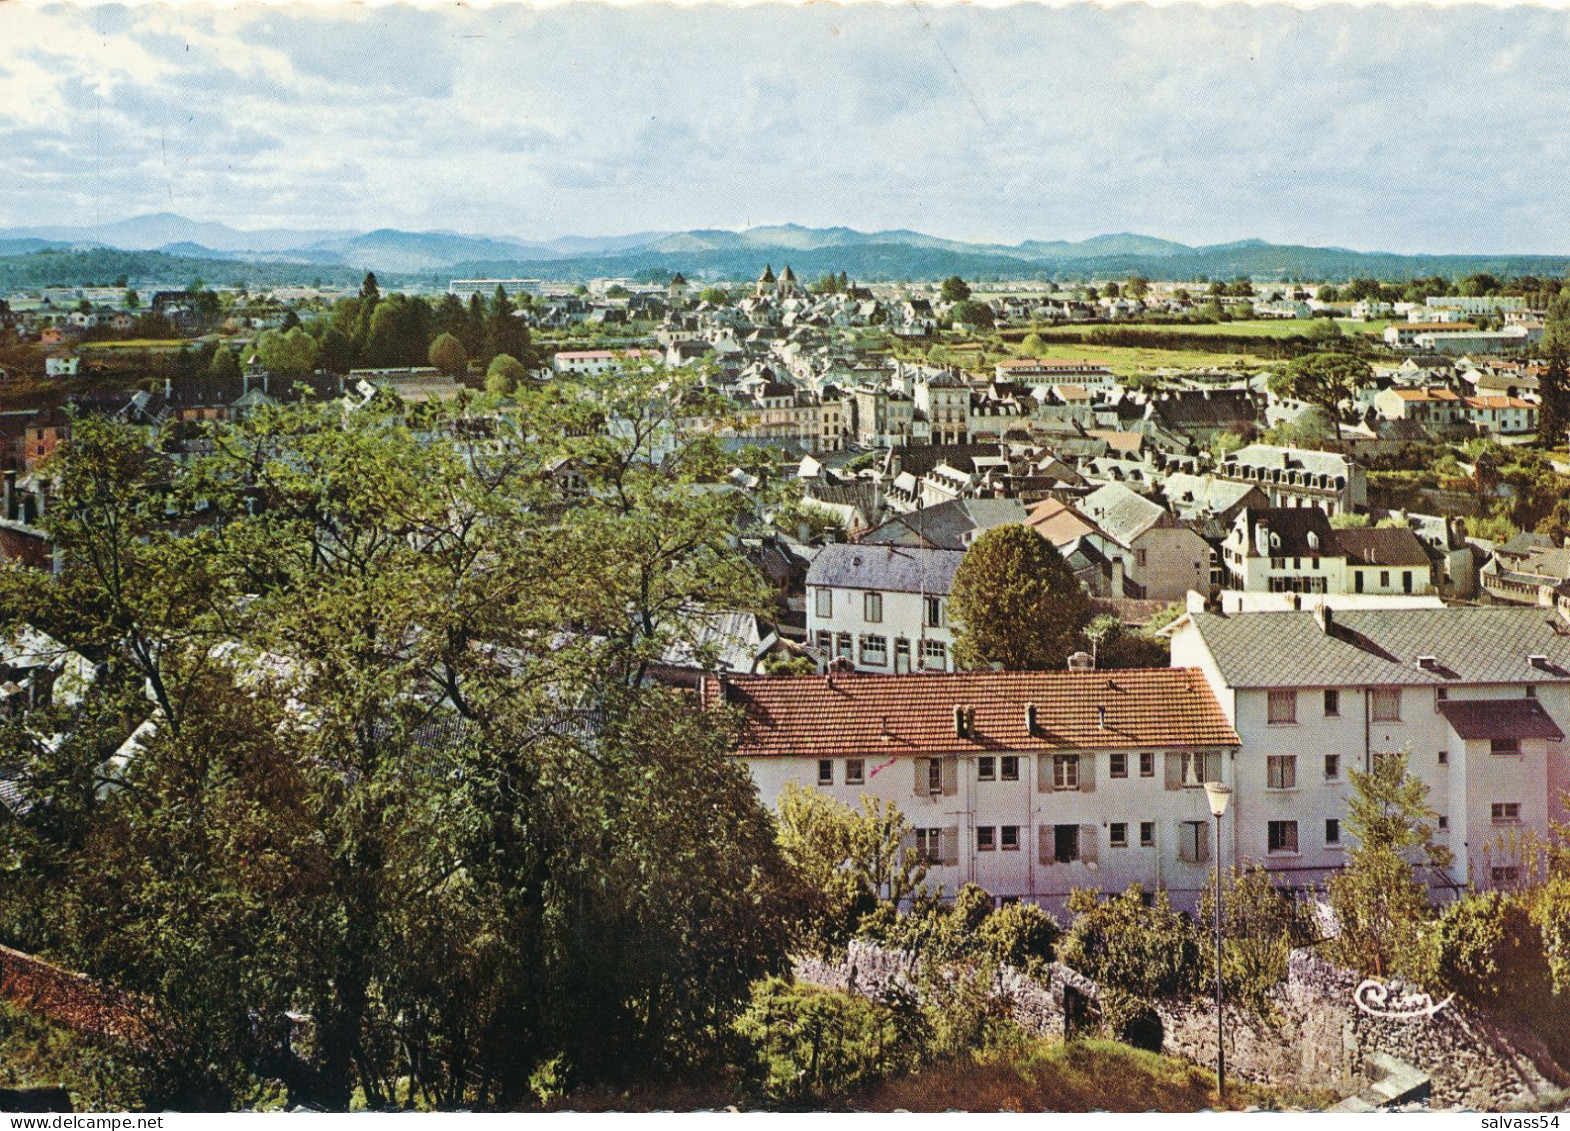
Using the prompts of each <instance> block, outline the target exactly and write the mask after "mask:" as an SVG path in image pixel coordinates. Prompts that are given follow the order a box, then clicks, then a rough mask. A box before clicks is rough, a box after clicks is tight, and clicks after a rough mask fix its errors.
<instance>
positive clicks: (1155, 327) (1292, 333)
mask: <svg viewBox="0 0 1570 1131" xmlns="http://www.w3.org/2000/svg"><path fill="white" fill-rule="evenodd" d="M1335 322H1336V325H1338V326H1340V327H1341V332H1342V333H1343V334H1346V335H1348V336H1352V335H1357V334H1365V335H1373V336H1374V337H1379V336H1380V335H1382V334H1383V333H1384V332H1385V327H1386V326H1388V325H1390V323H1389V322H1388V321H1385V322H1353V321H1352V320H1351V319H1348V318H1338V319H1336V320H1335ZM1102 325H1104V324H1099V323H1098V324H1097V325H1095V326H1083V325H1081V326H1076V325H1068V326H1049V327H1045V328H1043V329H1041V330H1037V331H1034V332H1035V333H1038V334H1040V335H1041V336H1042V337H1043V338H1048V339H1050V338H1051V337H1053V335H1055V334H1087V333H1090V332H1091V331H1093V330H1097V329H1100V328H1102ZM1110 325H1111V326H1112V327H1113V328H1115V329H1118V330H1142V329H1143V330H1149V331H1150V332H1152V333H1162V334H1210V335H1218V334H1219V335H1221V336H1223V337H1228V338H1292V337H1303V336H1306V335H1307V334H1308V331H1309V329H1310V328H1311V327H1313V326H1315V325H1317V322H1300V321H1297V320H1296V319H1285V318H1263V319H1256V320H1254V321H1251V322H1209V323H1188V322H1183V323H1173V324H1167V323H1160V324H1157V323H1143V322H1116V323H1111V324H1110Z"/></svg>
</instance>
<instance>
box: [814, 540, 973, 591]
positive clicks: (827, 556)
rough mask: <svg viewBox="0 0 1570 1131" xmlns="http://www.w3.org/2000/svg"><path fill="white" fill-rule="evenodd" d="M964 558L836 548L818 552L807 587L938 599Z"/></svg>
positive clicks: (888, 549)
mask: <svg viewBox="0 0 1570 1131" xmlns="http://www.w3.org/2000/svg"><path fill="white" fill-rule="evenodd" d="M964 558H965V555H964V554H963V553H961V552H959V551H957V550H919V549H912V548H908V547H904V546H867V545H839V544H835V545H832V546H825V547H823V549H822V550H820V551H818V556H817V557H816V558H814V559H813V561H812V568H811V569H809V570H808V571H807V584H808V585H824V586H828V587H830V588H836V589H877V590H882V591H883V592H887V593H929V594H931V595H933V596H935V597H941V596H944V595H946V594H947V593H948V591H949V589H950V587H951V586H953V584H954V571H955V570H957V569H958V568H959V563H960V562H961V561H963V560H964Z"/></svg>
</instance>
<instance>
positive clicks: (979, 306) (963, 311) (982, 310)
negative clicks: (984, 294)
mask: <svg viewBox="0 0 1570 1131" xmlns="http://www.w3.org/2000/svg"><path fill="white" fill-rule="evenodd" d="M949 317H950V318H952V319H953V320H954V321H955V322H963V323H965V324H966V325H968V326H981V327H990V326H991V325H992V322H993V314H992V308H991V307H990V306H988V305H987V304H986V303H984V302H972V301H970V300H968V299H967V300H966V301H964V302H959V303H956V304H955V305H954V308H953V309H952V310H950V311H949Z"/></svg>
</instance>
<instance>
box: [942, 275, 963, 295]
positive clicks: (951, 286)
mask: <svg viewBox="0 0 1570 1131" xmlns="http://www.w3.org/2000/svg"><path fill="white" fill-rule="evenodd" d="M939 294H940V295H941V297H942V299H943V301H944V302H964V301H965V300H966V299H968V298H969V297H970V285H969V284H968V283H966V282H965V280H964V279H961V278H960V277H959V276H958V275H950V276H949V277H948V278H947V279H944V280H943V286H942V289H941V290H940V292H939Z"/></svg>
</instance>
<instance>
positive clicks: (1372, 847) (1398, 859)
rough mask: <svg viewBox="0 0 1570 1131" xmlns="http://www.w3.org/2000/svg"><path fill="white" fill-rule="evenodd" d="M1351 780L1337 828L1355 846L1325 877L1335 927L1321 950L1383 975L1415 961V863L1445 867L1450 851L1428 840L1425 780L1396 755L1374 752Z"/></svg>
mask: <svg viewBox="0 0 1570 1131" xmlns="http://www.w3.org/2000/svg"><path fill="white" fill-rule="evenodd" d="M1351 780H1352V797H1351V800H1350V802H1349V803H1348V808H1347V819H1346V822H1345V827H1346V830H1347V832H1348V833H1349V834H1350V835H1351V837H1352V838H1353V839H1354V840H1355V841H1356V845H1355V846H1354V847H1353V848H1352V850H1351V852H1350V853H1349V854H1348V859H1347V866H1346V868H1345V869H1344V870H1342V871H1341V872H1338V873H1337V874H1336V875H1335V876H1333V877H1331V880H1330V906H1331V908H1332V909H1333V910H1334V911H1335V914H1336V921H1337V923H1338V925H1339V932H1338V934H1337V935H1336V936H1335V938H1334V939H1332V940H1331V944H1330V947H1329V954H1330V955H1331V957H1332V958H1333V960H1334V961H1337V962H1339V963H1341V964H1342V965H1344V966H1350V967H1352V968H1353V969H1355V970H1359V971H1362V972H1363V973H1368V974H1373V975H1376V976H1380V977H1383V976H1386V975H1388V974H1392V973H1399V972H1402V971H1403V970H1407V969H1411V968H1412V966H1413V964H1414V963H1418V962H1420V961H1421V954H1422V951H1421V947H1420V945H1419V943H1420V936H1421V933H1422V929H1423V927H1424V926H1425V924H1426V923H1427V922H1428V920H1429V918H1430V917H1431V915H1432V907H1431V905H1430V903H1429V899H1428V888H1427V886H1426V885H1425V884H1424V883H1423V882H1422V881H1421V880H1420V879H1418V876H1417V869H1416V865H1417V864H1421V865H1423V866H1424V867H1427V868H1430V869H1444V868H1448V867H1449V865H1450V862H1451V853H1450V850H1449V849H1447V848H1445V847H1444V846H1442V845H1440V844H1437V843H1436V842H1435V840H1434V836H1435V831H1434V823H1433V822H1434V820H1435V818H1436V814H1435V812H1434V811H1433V810H1432V809H1431V808H1429V806H1428V787H1427V786H1425V785H1424V784H1423V783H1422V782H1421V781H1420V780H1419V779H1418V778H1416V777H1414V776H1413V775H1412V774H1410V773H1408V772H1407V763H1406V756H1405V755H1404V754H1378V755H1376V756H1375V758H1374V764H1373V768H1372V769H1371V770H1369V771H1368V772H1367V773H1364V772H1362V771H1359V770H1352V771H1351Z"/></svg>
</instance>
